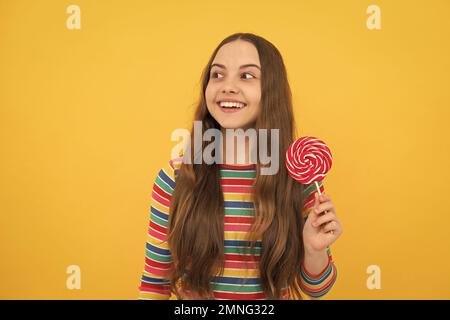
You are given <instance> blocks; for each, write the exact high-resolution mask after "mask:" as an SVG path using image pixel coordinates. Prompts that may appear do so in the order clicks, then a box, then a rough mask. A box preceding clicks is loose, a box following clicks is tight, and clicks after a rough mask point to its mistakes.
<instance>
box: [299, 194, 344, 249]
mask: <svg viewBox="0 0 450 320" xmlns="http://www.w3.org/2000/svg"><path fill="white" fill-rule="evenodd" d="M314 196H315V201H314V207H313V209H312V210H311V212H310V214H309V215H308V218H307V219H306V222H305V225H304V228H303V244H304V246H305V251H306V252H319V251H322V250H325V249H326V248H327V246H329V245H331V244H332V243H333V242H335V241H336V240H337V238H339V236H340V235H341V234H342V231H343V229H342V225H341V222H340V221H339V219H338V217H337V216H336V210H335V208H334V204H333V202H331V199H330V197H329V196H328V195H327V194H326V193H325V192H323V193H322V194H321V195H320V196H319V194H318V193H317V192H316V193H315V194H314ZM325 211H327V212H325Z"/></svg>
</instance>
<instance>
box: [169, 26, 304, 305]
mask: <svg viewBox="0 0 450 320" xmlns="http://www.w3.org/2000/svg"><path fill="white" fill-rule="evenodd" d="M238 39H241V40H244V41H248V42H250V43H252V44H253V45H254V46H255V47H256V49H257V51H258V54H259V58H260V62H261V101H260V103H261V112H260V114H259V116H258V118H257V120H256V124H255V129H256V130H259V129H267V133H268V141H267V143H268V144H269V145H270V143H271V141H270V139H271V136H270V129H274V128H275V129H279V144H278V150H277V152H279V154H278V159H279V160H280V161H279V162H280V165H279V171H278V173H277V174H275V175H261V164H260V162H259V161H258V162H257V164H256V180H255V188H254V190H255V193H254V204H255V206H254V208H255V222H254V224H253V226H252V230H251V232H250V239H249V240H250V241H251V243H252V247H253V246H254V244H255V241H256V240H258V239H262V251H261V257H260V262H259V269H260V283H261V288H262V289H263V290H264V292H265V294H266V298H267V299H280V298H281V290H282V288H283V287H289V288H290V290H291V291H292V293H293V294H295V295H296V296H297V297H298V298H299V299H301V298H302V297H301V293H300V291H299V283H300V282H299V280H300V278H299V275H300V264H301V262H302V261H303V257H304V248H303V238H302V231H303V224H304V221H303V218H302V217H303V212H302V208H303V205H302V204H303V198H302V191H303V185H301V184H300V183H297V182H295V181H294V180H293V179H292V178H291V177H290V176H289V174H288V172H287V170H286V168H285V166H284V159H285V152H286V150H287V149H288V147H289V145H290V144H291V143H292V142H293V141H294V139H295V136H296V128H295V124H294V116H293V110H292V96H291V90H290V87H289V83H288V79H287V72H286V68H285V65H284V62H283V59H282V57H281V54H280V53H279V51H278V49H277V48H276V47H275V46H274V45H273V44H272V43H270V42H269V41H267V40H265V39H264V38H262V37H260V36H257V35H254V34H251V33H236V34H233V35H231V36H229V37H227V38H225V39H224V40H223V41H222V42H221V43H220V44H219V45H218V47H217V48H216V49H215V50H214V52H213V54H212V56H211V58H210V59H209V62H208V64H207V65H206V67H205V69H204V70H203V73H202V77H201V82H202V92H201V95H200V101H199V103H198V105H197V109H196V112H195V116H194V120H196V121H201V122H202V127H203V128H202V130H203V132H204V131H206V130H207V129H210V128H216V129H220V128H221V127H220V125H219V123H218V122H217V121H216V120H215V119H214V118H213V117H212V116H211V114H210V113H209V111H208V109H207V106H206V100H205V90H206V87H207V85H208V81H209V74H210V69H211V64H212V62H213V61H214V58H215V56H216V54H217V52H218V50H219V49H220V48H221V47H222V46H223V45H225V44H227V43H229V42H232V41H235V40H238ZM258 132H259V131H258ZM193 135H194V132H193V127H192V129H191V141H193V139H194V136H193ZM206 146H207V143H206V142H203V145H202V149H201V150H202V152H203V150H204V148H205V147H206ZM195 156H196V155H195V154H194V148H193V143H191V152H190V158H191V161H190V164H188V163H186V162H184V163H183V164H182V165H181V167H180V169H179V171H178V174H177V178H176V179H177V180H176V187H175V190H174V193H173V197H172V202H171V206H170V217H169V231H170V233H169V237H168V242H169V247H170V249H171V252H172V257H173V263H172V270H171V288H172V292H174V293H175V294H176V295H177V296H178V298H180V295H179V292H178V289H177V284H180V285H181V286H182V288H183V289H188V290H190V291H193V292H196V293H197V294H198V295H200V296H202V297H205V298H206V299H209V298H213V293H212V290H211V288H210V281H211V280H212V279H213V277H214V276H216V275H217V274H218V273H217V271H219V274H223V270H224V269H223V263H224V220H223V218H224V199H223V194H222V189H221V186H220V166H219V164H216V163H214V164H211V165H207V164H204V163H202V164H194V157H195ZM197 156H198V155H197ZM271 157H273V155H271Z"/></svg>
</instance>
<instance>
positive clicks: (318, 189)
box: [314, 181, 334, 234]
mask: <svg viewBox="0 0 450 320" xmlns="http://www.w3.org/2000/svg"><path fill="white" fill-rule="evenodd" d="M314 183H315V185H316V189H317V192H318V193H319V196H320V195H322V192H320V188H319V184H318V183H317V181H314ZM325 213H328V210H325ZM328 233H330V234H334V231H333V230H330V231H328Z"/></svg>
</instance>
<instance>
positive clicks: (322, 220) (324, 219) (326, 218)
mask: <svg viewBox="0 0 450 320" xmlns="http://www.w3.org/2000/svg"><path fill="white" fill-rule="evenodd" d="M333 220H336V215H335V214H334V213H333V212H328V213H325V214H324V215H322V216H320V217H318V218H317V219H316V220H315V221H313V226H314V227H318V226H321V225H323V224H324V223H327V222H330V221H333Z"/></svg>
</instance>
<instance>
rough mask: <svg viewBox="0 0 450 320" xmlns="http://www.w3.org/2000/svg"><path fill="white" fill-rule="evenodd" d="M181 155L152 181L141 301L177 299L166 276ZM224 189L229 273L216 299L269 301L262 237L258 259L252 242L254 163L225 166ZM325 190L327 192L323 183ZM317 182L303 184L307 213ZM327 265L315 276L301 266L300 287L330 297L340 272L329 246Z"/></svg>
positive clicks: (216, 281) (215, 286) (216, 288)
mask: <svg viewBox="0 0 450 320" xmlns="http://www.w3.org/2000/svg"><path fill="white" fill-rule="evenodd" d="M181 160H182V158H177V159H173V160H171V161H169V163H167V165H166V166H165V167H163V168H162V169H161V170H160V171H159V173H158V175H157V177H156V179H155V183H154V184H153V191H152V197H151V205H150V222H149V227H148V232H147V242H146V255H145V266H144V271H143V274H142V277H141V280H140V286H139V299H142V300H144V299H176V296H175V295H174V294H172V295H171V292H170V287H169V280H168V279H167V277H166V275H167V273H168V270H169V269H170V264H171V262H172V256H171V253H170V248H169V246H168V243H167V241H166V240H167V234H168V221H169V207H170V201H171V199H172V194H173V191H174V188H175V183H176V176H177V172H178V170H179V168H180V166H181V163H182V162H181ZM220 176H221V179H220V181H221V187H222V191H223V196H224V208H225V212H224V255H225V257H224V258H225V259H224V273H223V275H218V276H216V277H214V278H213V280H212V281H211V288H212V290H213V293H214V298H215V299H230V300H239V299H245V300H253V299H259V300H262V299H265V293H264V291H263V290H262V288H261V286H260V279H259V267H258V263H259V262H258V261H259V257H260V253H261V241H260V240H259V241H257V242H256V245H255V248H254V249H253V250H254V256H255V259H256V260H253V257H252V255H251V252H250V242H248V241H247V239H248V238H247V236H248V231H249V230H250V227H251V224H252V221H253V218H254V202H253V191H254V189H253V188H254V186H253V184H254V182H255V178H256V168H255V165H228V164H221V165H220ZM319 186H320V189H321V192H322V191H323V190H324V188H323V185H322V183H321V182H320V183H319ZM315 188H316V187H315V185H314V184H311V185H307V186H304V191H303V192H304V199H305V202H304V206H305V210H304V212H305V216H304V218H305V219H306V218H307V215H308V214H309V212H310V211H311V209H312V207H313V205H314V190H315ZM327 253H328V264H327V266H326V268H325V269H324V270H323V271H322V272H321V273H320V274H317V275H312V274H311V273H309V272H308V271H307V270H306V269H305V268H304V266H303V264H302V265H301V268H300V270H301V272H300V279H301V281H300V287H301V290H302V292H303V293H305V294H307V295H308V296H310V297H313V298H319V297H321V296H323V295H325V294H326V293H327V292H328V291H329V290H330V289H331V287H332V286H333V284H334V282H335V281H336V276H337V271H336V267H335V265H334V262H333V259H332V256H331V251H330V248H329V247H328V248H327ZM282 295H283V298H284V299H292V295H290V290H289V289H288V288H284V289H283V290H282Z"/></svg>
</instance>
